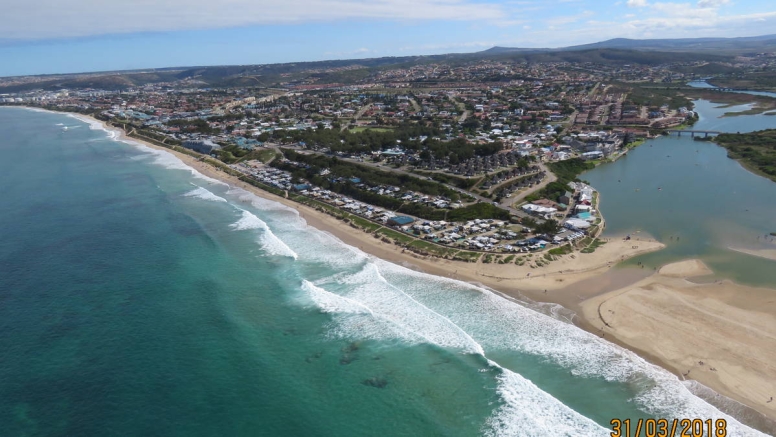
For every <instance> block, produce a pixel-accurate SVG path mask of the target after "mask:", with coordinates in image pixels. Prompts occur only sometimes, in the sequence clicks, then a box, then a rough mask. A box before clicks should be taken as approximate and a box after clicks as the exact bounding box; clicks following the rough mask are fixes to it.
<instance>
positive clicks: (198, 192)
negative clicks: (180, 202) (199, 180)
mask: <svg viewBox="0 0 776 437" xmlns="http://www.w3.org/2000/svg"><path fill="white" fill-rule="evenodd" d="M183 196H184V197H196V198H197V199H202V200H207V201H210V202H226V199H224V198H223V197H221V196H218V195H216V194H214V193H213V192H211V191H208V190H207V189H205V188H202V187H197V188H195V189H193V190H191V191H189V192H188V193H186V194H184V195H183Z"/></svg>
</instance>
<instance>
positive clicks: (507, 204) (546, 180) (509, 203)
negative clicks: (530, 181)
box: [502, 162, 558, 208]
mask: <svg viewBox="0 0 776 437" xmlns="http://www.w3.org/2000/svg"><path fill="white" fill-rule="evenodd" d="M539 168H540V169H541V170H540V171H543V172H544V174H545V175H546V176H545V178H544V180H542V181H541V182H539V185H536V186H535V187H532V188H531V189H530V190H528V191H526V192H524V193H520V194H518V195H517V196H512V197H510V198H508V199H507V198H505V199H504V200H502V206H505V207H508V208H512V205H514V204H515V203H519V202H522V201H523V199H525V198H526V197H528V196H529V195H530V194H532V193H535V192H537V191H539V190H541V189H542V188H544V187H546V186H547V185H549V184H550V183H551V182H555V181H557V180H558V177H557V176H555V173H553V172H551V171H550V169H548V168H547V166H545V165H544V163H542V162H540V163H539Z"/></svg>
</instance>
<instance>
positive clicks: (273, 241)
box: [230, 208, 299, 259]
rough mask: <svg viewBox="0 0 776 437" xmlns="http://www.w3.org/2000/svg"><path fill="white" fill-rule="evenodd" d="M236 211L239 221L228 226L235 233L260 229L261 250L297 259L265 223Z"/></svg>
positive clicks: (297, 256) (291, 250)
mask: <svg viewBox="0 0 776 437" xmlns="http://www.w3.org/2000/svg"><path fill="white" fill-rule="evenodd" d="M237 209H238V210H240V211H241V212H242V216H241V217H240V219H239V220H237V221H236V222H235V223H232V224H231V225H230V226H231V227H232V229H234V230H236V231H244V230H249V229H260V230H261V231H262V232H261V236H260V237H259V244H261V247H262V249H264V250H265V251H266V252H269V253H270V254H272V255H277V256H287V257H290V258H293V259H297V258H299V255H297V253H296V252H294V251H293V249H291V248H290V247H288V245H287V244H286V243H284V242H283V240H281V239H280V238H278V237H277V236H276V235H275V234H274V233H273V232H272V229H270V228H269V226H268V225H267V223H265V222H264V221H263V220H262V219H260V218H258V217H257V216H256V215H255V214H253V213H251V212H250V211H246V210H244V209H242V208H237Z"/></svg>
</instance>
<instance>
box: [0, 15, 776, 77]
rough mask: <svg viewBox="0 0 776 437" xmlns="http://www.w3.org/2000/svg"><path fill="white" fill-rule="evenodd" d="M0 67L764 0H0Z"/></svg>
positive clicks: (155, 58) (681, 31) (350, 43)
mask: <svg viewBox="0 0 776 437" xmlns="http://www.w3.org/2000/svg"><path fill="white" fill-rule="evenodd" d="M0 10H2V14H0V16H1V17H2V21H1V22H0V23H2V24H0V76H15V75H30V74H52V73H76V72H89V71H110V70H129V69H144V68H159V67H175V66H201V65H240V64H270V63H278V62H297V61H317V60H326V59H353V58H373V57H382V56H409V55H428V54H441V53H463V52H475V51H480V50H485V49H488V48H490V47H493V46H504V47H565V46H571V45H577V44H587V43H592V42H598V41H603V40H607V39H610V38H634V39H645V38H695V37H740V36H759V35H767V34H774V33H776V2H773V1H772V0H691V1H689V2H665V1H653V0H619V1H609V0H360V1H359V0H127V1H123V2H119V1H112V0H67V1H62V0H0Z"/></svg>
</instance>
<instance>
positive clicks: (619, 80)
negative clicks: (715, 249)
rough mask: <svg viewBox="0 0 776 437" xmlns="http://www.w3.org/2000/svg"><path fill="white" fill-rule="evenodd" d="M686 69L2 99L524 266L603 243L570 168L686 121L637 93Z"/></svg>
mask: <svg viewBox="0 0 776 437" xmlns="http://www.w3.org/2000/svg"><path fill="white" fill-rule="evenodd" d="M690 65H692V63H690ZM686 67H688V64H687V63H673V64H667V65H658V66H644V65H625V66H621V65H620V66H617V67H612V66H607V65H592V64H591V63H579V64H575V63H568V62H560V63H546V64H526V63H513V62H505V61H489V62H477V63H470V64H468V65H463V66H452V65H445V64H429V65H417V66H413V67H411V68H397V69H380V70H378V71H375V72H372V73H370V74H369V75H366V76H364V77H358V78H356V79H354V80H351V83H349V84H342V83H337V82H335V83H322V81H321V80H319V77H320V76H321V75H323V74H326V75H330V76H335V77H336V76H338V75H339V76H342V75H347V74H350V73H353V71H354V70H353V68H355V67H353V68H350V69H348V68H329V69H323V70H312V71H307V72H306V73H307V75H306V76H304V78H301V77H300V78H298V79H296V80H291V77H290V76H294V75H288V76H289V80H285V81H281V82H280V83H277V84H275V85H274V86H273V87H272V88H269V87H264V88H255V87H253V88H249V87H229V88H217V89H213V88H204V87H203V85H204V84H203V83H197V81H196V80H192V79H186V80H181V81H177V82H169V83H154V84H149V85H145V86H138V87H130V88H128V89H122V90H112V91H110V90H105V89H96V88H86V89H79V90H59V91H56V92H51V91H44V90H31V91H26V92H19V93H13V94H4V95H0V101H2V103H4V104H11V105H13V104H22V105H33V106H41V107H45V108H48V109H57V110H69V111H77V112H81V113H85V114H89V115H93V116H95V117H96V118H99V119H101V120H104V121H106V122H109V123H110V124H111V125H113V126H116V127H120V128H122V129H123V130H124V131H125V132H126V133H127V134H128V135H129V136H131V137H135V138H138V139H141V140H144V141H149V142H153V143H155V144H158V145H160V146H163V147H173V148H181V147H182V148H185V149H188V150H189V151H190V152H194V153H196V154H201V156H203V157H209V159H213V160H217V161H218V162H220V163H222V164H224V165H226V166H228V168H229V170H230V171H233V172H236V173H237V174H239V175H241V176H242V177H244V178H246V179H248V180H250V181H251V182H252V183H253V184H254V185H256V186H258V187H263V188H266V189H269V190H278V192H279V193H282V195H283V196H284V197H289V196H291V197H292V198H294V199H299V200H300V201H302V202H306V203H310V204H315V205H316V207H317V208H318V209H320V210H322V211H325V212H328V213H331V214H334V215H338V216H340V217H342V218H343V219H344V220H347V221H348V222H353V223H354V226H355V227H358V228H361V229H363V230H365V231H367V232H370V233H371V232H375V231H376V233H375V235H376V236H379V238H383V239H387V240H390V241H393V242H395V243H396V244H400V245H402V246H403V247H405V248H406V249H407V250H410V251H413V252H416V253H418V254H422V255H431V256H437V257H442V258H450V259H458V260H466V261H477V260H482V261H483V262H492V261H497V262H501V263H505V262H510V263H512V262H515V263H517V264H520V265H522V264H523V263H525V262H526V258H524V257H522V256H516V255H519V254H527V253H532V252H544V257H543V258H540V259H541V260H540V261H538V262H537V261H534V262H533V263H531V264H530V265H531V266H532V267H535V266H537V265H539V266H540V265H542V264H543V263H544V262H550V261H552V260H554V259H555V258H557V257H559V256H562V255H566V254H569V253H572V252H575V251H582V252H591V251H594V250H595V249H596V248H597V247H598V246H600V245H601V244H603V242H602V241H601V240H599V239H598V238H597V237H598V236H599V235H600V233H601V232H602V230H603V228H604V226H605V221H604V218H603V217H602V216H601V214H600V211H599V209H598V196H597V193H596V192H595V188H594V187H591V186H589V185H588V184H585V183H584V182H582V181H581V180H580V179H579V175H580V174H582V173H583V172H584V171H586V170H589V169H591V168H593V167H594V166H595V165H597V164H600V163H603V162H609V161H613V160H616V159H619V158H621V157H623V156H625V155H627V151H628V150H629V148H631V147H633V146H635V145H638V144H640V142H642V141H643V140H645V139H647V138H652V137H655V136H657V135H660V134H662V133H664V131H665V130H666V129H671V128H678V127H679V128H680V127H683V126H686V125H689V124H692V123H693V122H694V120H696V119H697V116H696V115H695V113H694V112H693V111H692V110H691V109H690V108H691V103H690V100H689V99H687V98H679V97H677V96H676V95H675V94H666V93H662V92H657V94H654V95H652V96H651V98H646V97H645V95H644V94H645V89H650V88H649V87H652V88H654V90H658V89H659V88H660V87H661V86H662V84H667V83H671V82H673V81H683V80H688V79H691V77H689V76H687V75H686V74H684V73H677V72H676V71H678V70H681V69H682V68H686ZM296 76H299V75H296ZM5 81H8V79H5ZM13 84H15V85H19V84H18V83H13ZM6 85H7V84H6ZM348 217H350V218H348Z"/></svg>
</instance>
